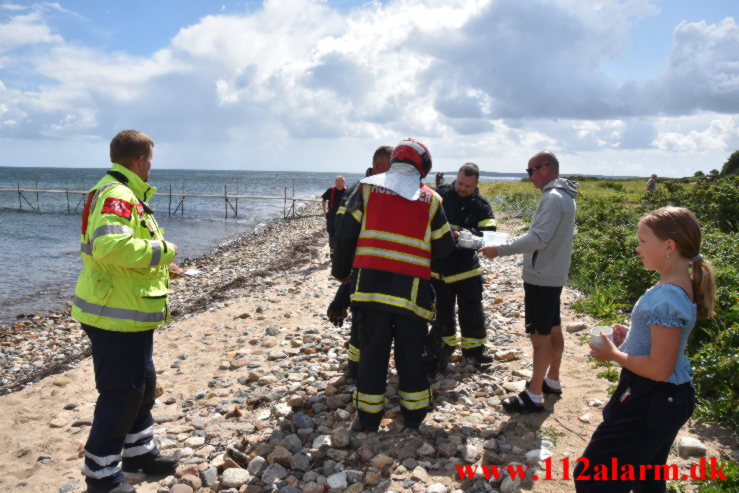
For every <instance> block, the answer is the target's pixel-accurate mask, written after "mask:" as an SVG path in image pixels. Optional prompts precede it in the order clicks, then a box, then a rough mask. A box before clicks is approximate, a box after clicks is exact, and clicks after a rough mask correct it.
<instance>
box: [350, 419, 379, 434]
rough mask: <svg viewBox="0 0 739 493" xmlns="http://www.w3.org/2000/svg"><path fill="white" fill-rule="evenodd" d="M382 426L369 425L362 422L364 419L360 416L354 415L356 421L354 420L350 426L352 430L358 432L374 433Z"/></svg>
mask: <svg viewBox="0 0 739 493" xmlns="http://www.w3.org/2000/svg"><path fill="white" fill-rule="evenodd" d="M379 428H380V425H379V424H377V425H374V426H372V425H367V424H364V423H362V421H361V420H360V419H359V416H355V417H354V421H352V425H351V427H350V428H349V429H350V430H351V431H355V432H357V433H360V432H364V433H374V432H376V431H377V430H378V429H379Z"/></svg>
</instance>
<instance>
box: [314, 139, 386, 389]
mask: <svg viewBox="0 0 739 493" xmlns="http://www.w3.org/2000/svg"><path fill="white" fill-rule="evenodd" d="M392 154H393V148H392V146H380V147H378V148H377V149H376V150H375V153H374V155H373V156H372V167H371V168H368V172H367V176H372V175H376V174H379V173H384V172H386V171H387V170H389V169H390V157H391V156H392ZM358 186H359V183H355V184H354V185H352V186H351V187H350V188H349V190H347V193H346V194H344V200H343V201H342V203H341V206H340V207H339V210H338V212H337V213H336V222H337V224H338V222H339V221H340V220H341V217H342V215H343V214H344V212H345V211H346V198H347V197H349V195H350V194H351V193H352V192H353V191H354V189H355V188H357V187H358ZM349 287H350V286H349V284H348V283H345V284H340V285H339V288H338V289H337V290H336V295H335V296H334V299H333V300H332V301H331V303H330V304H329V306H328V310H327V313H326V314H327V315H328V319H329V321H330V322H331V323H332V324H334V325H335V326H336V327H341V326H342V324H343V323H344V319H345V318H346V317H347V315H348V313H347V309H348V308H349V306H350V305H351V298H350V294H351V292H350V290H349ZM359 317H361V315H359V316H358V314H356V313H352V321H351V329H350V332H349V341H348V342H347V345H346V347H347V349H348V351H349V358H348V359H349V363H348V364H347V376H348V377H349V378H350V379H351V380H356V378H357V371H358V370H359V355H360V351H359V330H358V327H359Z"/></svg>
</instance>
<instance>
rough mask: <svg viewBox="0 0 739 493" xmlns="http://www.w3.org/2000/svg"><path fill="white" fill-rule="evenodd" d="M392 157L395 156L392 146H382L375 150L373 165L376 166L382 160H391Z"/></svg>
mask: <svg viewBox="0 0 739 493" xmlns="http://www.w3.org/2000/svg"><path fill="white" fill-rule="evenodd" d="M392 155H393V147H392V146H380V147H378V148H377V149H376V150H375V153H374V154H373V155H372V164H375V163H376V162H378V161H379V160H381V159H390V158H391V157H392Z"/></svg>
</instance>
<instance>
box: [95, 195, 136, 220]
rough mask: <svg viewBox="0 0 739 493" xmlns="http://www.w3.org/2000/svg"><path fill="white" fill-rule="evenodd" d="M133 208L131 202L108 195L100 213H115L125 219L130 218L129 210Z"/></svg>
mask: <svg viewBox="0 0 739 493" xmlns="http://www.w3.org/2000/svg"><path fill="white" fill-rule="evenodd" d="M132 210H133V204H132V203H131V202H127V201H125V200H123V199H117V198H115V197H108V198H107V199H105V203H104V204H103V208H102V210H101V211H100V212H101V213H103V214H105V213H110V214H115V215H116V216H121V217H123V218H126V219H130V218H131V211H132Z"/></svg>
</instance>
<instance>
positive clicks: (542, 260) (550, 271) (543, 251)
mask: <svg viewBox="0 0 739 493" xmlns="http://www.w3.org/2000/svg"><path fill="white" fill-rule="evenodd" d="M576 197H577V183H574V182H571V181H570V180H567V179H565V178H555V179H554V180H552V181H550V182H549V183H547V184H546V185H544V188H542V189H541V198H540V199H539V204H538V205H537V206H536V212H534V216H533V217H532V218H531V226H530V227H529V231H528V232H527V233H526V234H523V235H521V236H518V237H516V238H513V239H512V240H510V241H509V242H508V243H506V244H505V245H500V246H499V247H498V255H500V256H506V255H515V254H517V253H523V254H524V255H523V280H524V282H526V283H529V284H535V285H537V286H565V285H566V284H567V276H568V274H569V271H570V258H571V257H572V239H573V237H574V234H575V198H576Z"/></svg>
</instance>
